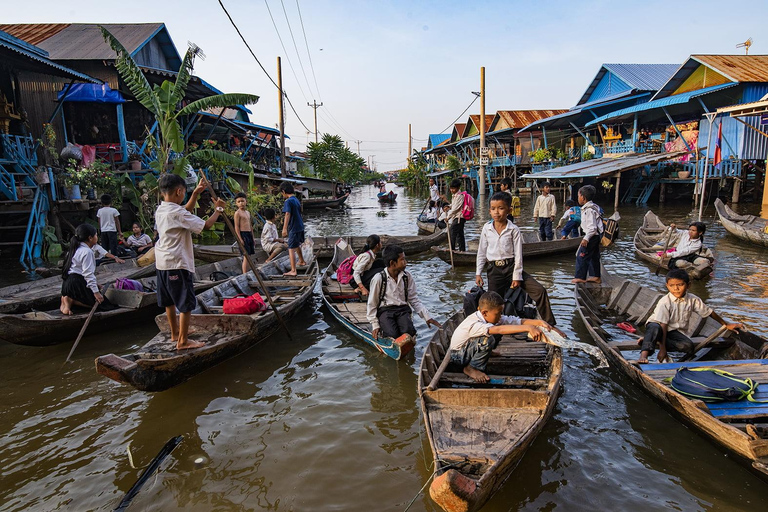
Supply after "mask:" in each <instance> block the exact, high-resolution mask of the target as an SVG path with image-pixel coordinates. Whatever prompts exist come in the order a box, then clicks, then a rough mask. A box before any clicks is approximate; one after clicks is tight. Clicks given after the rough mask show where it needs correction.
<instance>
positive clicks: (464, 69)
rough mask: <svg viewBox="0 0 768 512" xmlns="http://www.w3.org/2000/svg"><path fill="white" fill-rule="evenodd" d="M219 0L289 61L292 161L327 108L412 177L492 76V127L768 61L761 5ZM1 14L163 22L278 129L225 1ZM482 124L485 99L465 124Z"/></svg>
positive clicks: (31, 5)
mask: <svg viewBox="0 0 768 512" xmlns="http://www.w3.org/2000/svg"><path fill="white" fill-rule="evenodd" d="M221 1H222V2H223V4H224V6H225V7H226V8H227V10H228V11H229V13H230V14H231V16H232V18H233V19H234V21H235V23H236V24H237V26H238V28H239V29H240V31H241V32H242V33H243V36H244V37H245V39H246V41H247V42H248V43H249V45H250V46H251V48H252V49H253V51H254V53H255V54H256V57H257V58H258V59H259V61H260V62H261V63H262V65H263V66H264V68H265V69H266V70H267V72H268V73H269V74H270V76H271V77H272V78H273V79H274V80H276V77H277V69H276V68H277V62H276V61H277V56H281V58H282V65H283V69H282V76H283V88H284V90H285V92H286V95H287V96H288V98H289V100H290V102H291V103H292V104H293V107H294V108H295V110H296V113H297V114H298V117H297V115H296V114H294V112H293V111H292V110H291V107H290V106H288V105H286V121H285V123H286V128H285V129H286V133H287V134H288V135H289V136H290V137H291V140H290V141H288V143H287V144H288V146H289V147H290V149H291V150H304V149H305V148H306V144H307V142H308V141H312V140H314V135H313V134H311V133H309V134H308V133H307V132H313V131H314V119H313V109H312V108H311V107H309V106H307V103H308V102H309V103H311V102H313V101H317V103H321V102H322V103H323V106H322V107H319V108H318V109H317V114H318V119H317V122H318V131H319V132H320V134H321V135H322V134H323V133H332V134H337V135H339V136H340V137H341V138H342V139H344V140H345V141H347V142H348V144H349V147H350V149H352V150H353V151H355V152H356V151H357V150H358V143H357V141H361V142H360V143H359V149H360V154H361V156H362V157H363V158H365V159H368V158H369V157H370V158H372V161H373V162H374V163H375V165H376V167H377V169H378V170H379V171H388V170H394V169H399V168H402V167H403V166H404V165H405V162H406V158H407V156H408V125H409V123H410V124H411V125H412V135H413V147H414V148H415V149H419V148H421V147H424V146H426V144H427V137H428V135H429V134H430V133H442V132H446V133H450V128H452V126H453V125H452V123H453V122H454V121H455V120H456V118H457V117H458V116H459V114H460V113H461V112H462V111H463V110H464V109H465V108H467V106H468V105H469V104H470V103H471V102H472V100H473V99H474V95H473V94H472V91H479V90H480V68H481V66H484V67H485V80H486V115H493V114H494V113H495V112H496V110H515V109H558V108H569V107H571V106H573V105H574V104H575V103H576V102H577V101H578V99H579V98H580V97H581V95H582V94H583V92H584V90H585V89H586V88H587V86H588V85H589V83H590V82H591V80H592V78H593V77H594V76H595V74H596V73H597V72H598V70H599V69H600V65H601V64H602V63H661V64H682V63H683V62H684V61H685V59H686V58H687V57H688V56H689V55H691V54H696V53H702V54H706V53H710V54H734V53H736V54H741V53H743V51H744V50H743V49H740V48H736V45H737V44H738V43H740V42H743V41H745V40H746V39H747V38H749V37H752V38H753V39H754V44H753V46H752V47H751V49H750V53H751V54H766V53H768V36H763V34H764V31H761V28H763V26H764V24H765V21H766V20H768V2H765V1H757V0H756V1H741V2H734V1H730V2H725V1H722V0H721V1H710V0H697V1H689V0H678V1H676V2H669V1H655V0H647V1H644V2H623V1H620V0H619V1H617V0H614V1H610V2H609V1H591V2H581V1H578V0H571V1H559V0H550V1H543V0H538V1H528V0H525V1H521V0H506V1H481V0H478V1H475V2H467V1H453V0H443V1H431V0H430V1H404V0H390V1H387V0H378V1H367V0H358V1H341V0H221ZM3 4H5V5H4V6H3V20H4V21H3V22H4V23H140V22H143V23H147V22H164V23H165V24H166V26H167V27H168V30H169V32H170V34H171V37H172V38H173V40H174V43H175V44H176V46H177V48H178V49H179V52H180V53H182V54H183V52H184V51H185V50H186V46H187V42H188V41H190V42H193V43H195V44H197V45H198V46H199V47H200V48H202V49H203V51H204V52H205V55H206V59H205V60H198V61H197V62H196V65H195V71H194V72H195V74H196V75H198V76H200V77H202V78H203V79H205V80H206V81H208V82H209V83H211V84H213V85H214V86H215V87H217V88H218V89H220V90H222V91H225V92H244V93H251V94H257V95H259V96H260V100H259V102H258V103H257V104H256V105H252V106H250V107H249V108H250V109H251V110H252V111H253V114H252V115H251V121H252V122H254V123H257V124H262V125H267V126H275V125H276V124H277V122H278V117H279V114H278V93H277V89H276V88H275V86H274V85H273V84H272V83H271V82H270V79H269V78H268V77H267V75H266V74H265V73H264V72H263V71H262V70H261V68H260V67H259V65H258V64H257V62H256V61H255V60H254V58H253V57H252V56H251V54H250V53H249V52H248V49H247V48H246V47H245V45H244V44H243V42H242V41H241V40H240V38H239V36H238V35H237V33H236V31H235V29H234V28H233V27H232V25H231V24H230V22H229V20H228V19H227V17H226V15H225V13H224V11H223V10H222V8H221V6H220V5H219V0H184V1H181V0H165V1H162V0H161V1H158V0H151V1H150V0H131V2H130V3H129V4H120V3H114V2H103V1H99V2H95V1H81V0H69V1H68V2H61V1H60V0H57V1H53V0H29V1H27V2H13V3H11V2H10V1H9V0H4V1H3ZM128 5H130V7H128ZM299 9H300V12H301V19H300V17H299ZM270 13H271V17H270ZM273 19H274V23H273ZM302 21H303V28H302ZM278 34H279V37H278ZM305 34H306V37H305ZM761 36H762V37H761ZM280 39H282V45H281V41H280ZM294 41H295V44H294ZM479 113H480V102H479V101H477V102H475V104H474V105H473V106H472V108H471V109H470V110H469V111H468V112H467V113H466V114H465V115H464V116H462V117H461V119H460V120H459V121H458V122H465V121H466V119H467V117H468V115H469V114H479ZM446 129H448V130H447V131H446Z"/></svg>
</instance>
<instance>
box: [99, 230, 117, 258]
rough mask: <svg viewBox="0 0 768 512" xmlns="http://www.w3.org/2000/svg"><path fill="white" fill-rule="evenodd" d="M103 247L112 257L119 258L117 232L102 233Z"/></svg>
mask: <svg viewBox="0 0 768 512" xmlns="http://www.w3.org/2000/svg"><path fill="white" fill-rule="evenodd" d="M101 246H102V247H103V248H105V249H106V250H108V251H109V254H111V255H112V256H117V231H102V232H101Z"/></svg>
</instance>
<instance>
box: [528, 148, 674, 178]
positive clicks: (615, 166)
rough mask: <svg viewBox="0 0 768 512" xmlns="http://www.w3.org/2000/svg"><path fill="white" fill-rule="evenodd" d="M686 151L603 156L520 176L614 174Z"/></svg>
mask: <svg viewBox="0 0 768 512" xmlns="http://www.w3.org/2000/svg"><path fill="white" fill-rule="evenodd" d="M687 153H688V151H672V152H669V153H651V154H648V153H645V154H639V155H629V156H622V157H617V158H609V157H603V158H597V159H595V160H586V161H584V162H578V163H575V164H571V165H564V166H562V167H556V168H555V169H549V170H548V171H542V172H536V173H528V174H524V175H523V176H522V178H525V179H534V180H552V179H558V180H568V179H574V180H581V179H582V178H600V177H603V176H607V175H610V174H616V173H617V172H624V171H629V170H632V169H637V168H638V167H645V166H646V165H650V164H657V163H659V162H664V161H666V160H673V159H675V158H679V157H681V156H683V155H685V154H687Z"/></svg>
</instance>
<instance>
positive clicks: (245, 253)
mask: <svg viewBox="0 0 768 512" xmlns="http://www.w3.org/2000/svg"><path fill="white" fill-rule="evenodd" d="M200 179H201V180H202V181H203V183H204V184H205V187H206V188H207V189H208V192H210V194H211V199H213V202H214V204H215V203H216V201H218V200H219V198H218V197H217V196H216V192H214V191H213V187H212V186H211V184H210V182H209V181H208V180H207V179H205V175H204V174H203V173H202V172H201V173H200ZM221 216H222V217H223V218H224V222H225V223H226V224H227V227H228V228H229V230H230V231H231V232H232V236H234V237H235V240H237V245H238V246H239V247H240V250H241V251H242V253H243V257H244V258H245V259H246V261H248V265H249V266H250V267H251V272H253V275H254V276H256V280H257V281H258V282H259V285H260V286H261V289H262V290H264V295H266V296H267V300H268V301H269V305H270V306H271V307H272V310H273V311H274V312H275V316H276V317H277V319H278V320H279V321H280V325H282V326H283V329H285V332H286V333H288V338H290V339H291V341H293V336H292V335H291V331H289V330H288V326H287V325H285V321H283V317H282V315H281V314H280V312H279V311H278V310H277V306H275V303H274V301H273V300H272V295H271V294H270V293H269V289H267V285H265V284H264V281H262V279H261V274H260V273H259V269H258V268H256V265H255V264H254V263H253V260H252V259H251V257H250V255H249V254H248V251H246V250H245V245H243V242H242V240H240V237H239V236H238V235H237V232H236V231H235V226H234V224H232V220H231V219H230V218H229V217H227V216H226V215H224V214H223V213H222V215H221Z"/></svg>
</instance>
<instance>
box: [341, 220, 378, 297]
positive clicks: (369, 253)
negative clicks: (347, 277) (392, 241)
mask: <svg viewBox="0 0 768 512" xmlns="http://www.w3.org/2000/svg"><path fill="white" fill-rule="evenodd" d="M381 249H382V246H381V238H379V235H368V238H366V239H365V246H364V247H363V252H361V253H360V254H359V255H358V256H357V258H355V262H354V263H352V280H351V281H350V282H349V285H350V286H351V287H352V288H354V289H355V291H357V292H359V293H360V295H362V296H363V297H366V296H367V295H368V288H369V287H370V286H371V279H373V276H375V275H376V274H377V273H380V272H381V271H382V270H383V269H384V260H382V259H381V258H377V257H376V255H377V254H379V253H380V252H381Z"/></svg>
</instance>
